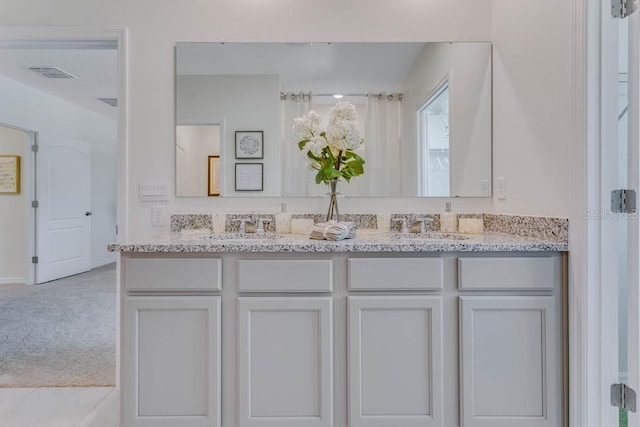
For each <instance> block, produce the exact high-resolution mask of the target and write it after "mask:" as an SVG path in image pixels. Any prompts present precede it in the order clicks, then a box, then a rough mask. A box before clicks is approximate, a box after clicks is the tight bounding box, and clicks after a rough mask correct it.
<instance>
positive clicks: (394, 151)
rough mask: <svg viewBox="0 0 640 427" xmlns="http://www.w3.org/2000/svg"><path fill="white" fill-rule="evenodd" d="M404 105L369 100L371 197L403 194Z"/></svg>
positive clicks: (394, 99)
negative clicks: (402, 106)
mask: <svg viewBox="0 0 640 427" xmlns="http://www.w3.org/2000/svg"><path fill="white" fill-rule="evenodd" d="M389 98H391V99H389ZM400 103H401V101H399V100H398V97H397V96H391V97H388V96H387V95H386V94H372V93H370V94H369V96H367V110H366V111H367V114H366V121H365V136H364V153H363V155H364V158H365V161H366V163H365V174H364V175H365V177H366V178H367V180H366V182H367V187H368V188H367V194H366V195H368V196H371V197H374V196H375V197H379V196H394V195H395V196H397V195H398V194H400V124H401V110H402V109H401V104H400Z"/></svg>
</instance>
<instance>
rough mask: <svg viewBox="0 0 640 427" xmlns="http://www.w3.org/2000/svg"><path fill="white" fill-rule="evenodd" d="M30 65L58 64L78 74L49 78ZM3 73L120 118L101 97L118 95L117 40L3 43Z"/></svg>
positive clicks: (0, 65)
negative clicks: (35, 70) (32, 69)
mask: <svg viewBox="0 0 640 427" xmlns="http://www.w3.org/2000/svg"><path fill="white" fill-rule="evenodd" d="M28 67H51V68H58V69H60V70H63V71H64V72H66V73H68V74H70V75H71V76H73V77H76V78H46V77H44V76H42V75H40V74H38V73H34V72H33V71H31V70H30V69H29V68H28ZM0 76H3V77H6V78H8V79H10V80H14V81H16V82H18V83H21V84H23V85H25V86H29V87H31V88H34V89H37V90H40V91H42V92H45V93H48V94H50V95H53V96H56V97H58V98H62V99H64V100H66V101H68V102H71V103H73V104H76V105H78V106H81V107H84V108H86V109H88V110H91V111H94V112H96V113H99V114H102V115H104V116H107V117H109V118H113V119H116V118H117V110H118V109H117V108H114V107H113V106H111V105H109V104H107V103H105V102H104V101H102V100H100V98H104V99H116V98H117V96H118V51H117V44H116V43H115V42H113V41H91V40H90V41H23V42H2V43H0Z"/></svg>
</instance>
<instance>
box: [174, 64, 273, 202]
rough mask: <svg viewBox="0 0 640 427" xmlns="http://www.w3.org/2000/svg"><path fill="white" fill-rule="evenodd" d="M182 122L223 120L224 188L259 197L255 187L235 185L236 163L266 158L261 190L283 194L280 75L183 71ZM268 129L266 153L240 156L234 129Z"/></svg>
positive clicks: (265, 131) (225, 192)
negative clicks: (185, 73) (237, 188)
mask: <svg viewBox="0 0 640 427" xmlns="http://www.w3.org/2000/svg"><path fill="white" fill-rule="evenodd" d="M176 84H177V85H178V86H179V87H180V90H179V91H176V92H177V93H178V94H180V97H179V98H178V99H177V111H179V116H178V117H177V118H176V120H177V121H178V123H180V124H184V123H190V124H194V123H197V122H198V121H199V120H202V123H212V121H211V120H212V119H213V120H216V119H217V120H223V123H224V127H223V135H222V141H221V142H222V145H221V156H220V162H221V164H222V174H223V181H222V187H223V188H222V194H223V195H225V196H235V197H254V194H252V193H250V192H242V191H240V192H236V191H235V163H263V164H264V165H263V172H264V182H263V188H264V190H263V191H261V192H259V193H258V195H259V196H279V195H280V194H282V191H281V188H280V184H281V170H282V168H281V166H280V164H281V158H282V150H280V143H281V142H280V141H281V137H280V115H279V112H280V78H279V77H278V76H277V75H268V76H257V75H252V76H216V75H204V76H199V75H198V76H191V75H190V76H178V78H177V82H176ZM251 130H261V131H263V138H264V139H263V144H264V145H263V152H264V159H255V160H249V159H236V158H235V132H236V131H251Z"/></svg>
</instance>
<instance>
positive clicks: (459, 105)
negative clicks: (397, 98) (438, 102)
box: [401, 43, 491, 196]
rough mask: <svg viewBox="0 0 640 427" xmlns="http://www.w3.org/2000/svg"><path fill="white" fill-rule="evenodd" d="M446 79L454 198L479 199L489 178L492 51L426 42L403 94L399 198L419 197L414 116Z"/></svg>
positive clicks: (473, 45) (471, 45) (479, 46)
mask: <svg viewBox="0 0 640 427" xmlns="http://www.w3.org/2000/svg"><path fill="white" fill-rule="evenodd" d="M447 76H448V79H449V93H450V98H451V103H450V105H449V111H450V120H451V122H450V125H451V132H450V151H449V155H450V162H451V163H450V164H451V170H452V173H451V181H450V184H451V186H450V194H451V195H452V196H468V195H481V194H483V191H482V181H483V180H484V179H486V180H490V178H491V149H490V147H491V47H490V46H489V45H487V44H480V43H478V44H476V43H464V44H448V43H431V44H428V45H427V46H426V47H425V48H424V50H423V51H422V53H421V54H420V56H419V57H418V59H417V61H416V63H415V64H414V66H413V67H412V68H411V70H410V71H409V74H408V75H407V78H406V79H405V81H404V84H403V90H402V92H403V93H404V94H405V97H404V98H403V100H402V109H403V110H402V120H403V127H402V135H403V147H402V150H401V156H402V163H403V164H404V165H406V167H405V168H404V169H403V186H402V188H403V194H417V193H418V191H417V188H416V185H417V182H416V179H415V177H417V176H420V175H419V174H418V173H417V171H416V168H417V166H418V162H417V161H416V159H418V158H419V155H418V145H417V144H415V140H416V138H415V135H416V129H417V124H416V112H417V111H418V109H419V108H420V107H421V106H422V105H423V104H424V102H425V101H426V100H427V98H428V96H430V95H432V92H433V91H434V90H435V89H436V88H437V87H438V84H439V83H441V82H442V80H443V79H444V78H445V77H447Z"/></svg>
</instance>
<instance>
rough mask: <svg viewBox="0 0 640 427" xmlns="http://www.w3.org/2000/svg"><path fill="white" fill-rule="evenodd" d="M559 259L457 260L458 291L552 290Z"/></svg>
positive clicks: (558, 275)
mask: <svg viewBox="0 0 640 427" xmlns="http://www.w3.org/2000/svg"><path fill="white" fill-rule="evenodd" d="M559 277H560V257H557V256H554V257H517V258H515V257H502V258H458V287H459V288H460V289H468V290H493V289H497V290H537V289H538V290H545V289H553V288H554V286H555V285H556V283H557V282H558V280H559Z"/></svg>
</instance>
